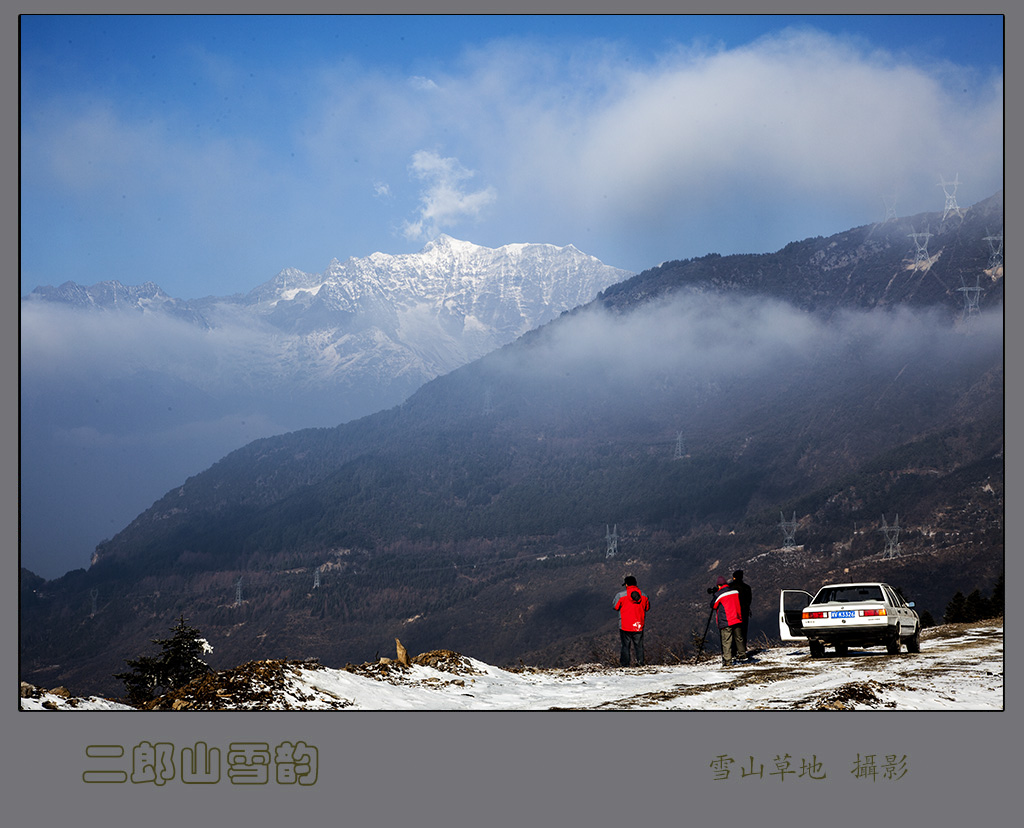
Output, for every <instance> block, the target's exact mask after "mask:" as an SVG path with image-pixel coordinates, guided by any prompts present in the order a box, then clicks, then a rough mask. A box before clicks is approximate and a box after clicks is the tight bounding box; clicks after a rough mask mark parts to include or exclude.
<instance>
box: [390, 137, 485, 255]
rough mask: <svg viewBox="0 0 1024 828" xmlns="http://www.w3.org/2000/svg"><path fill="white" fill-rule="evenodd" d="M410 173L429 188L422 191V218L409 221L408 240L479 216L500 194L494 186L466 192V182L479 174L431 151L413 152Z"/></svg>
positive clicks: (429, 234)
mask: <svg viewBox="0 0 1024 828" xmlns="http://www.w3.org/2000/svg"><path fill="white" fill-rule="evenodd" d="M409 172H410V173H411V174H412V175H413V177H415V178H417V179H418V180H420V181H423V182H424V183H425V185H426V188H425V189H424V190H423V191H422V192H421V194H420V209H419V211H418V217H417V218H416V220H415V221H411V222H406V224H405V230H404V233H405V237H406V238H408V239H422V238H430V237H433V236H436V235H437V234H438V233H440V232H442V231H443V230H444V229H446V228H448V227H451V226H452V225H456V224H458V223H460V222H462V221H465V220H467V219H474V218H477V217H479V216H480V214H481V213H482V211H483V210H484V208H486V207H487V206H488V205H490V204H491V203H493V202H494V200H495V198H496V197H497V194H496V193H495V191H494V188H493V187H485V188H484V189H482V190H476V191H475V192H466V191H465V190H464V189H462V182H464V181H466V180H468V179H470V178H472V177H473V176H474V175H475V173H474V172H473V171H472V170H467V169H466V168H465V167H463V166H462V164H460V163H459V161H458V159H456V158H443V157H442V156H440V155H438V154H437V153H435V152H431V151H429V150H420V151H419V152H417V153H415V154H414V155H413V157H412V161H411V163H410V165H409Z"/></svg>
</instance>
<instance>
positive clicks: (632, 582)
mask: <svg viewBox="0 0 1024 828" xmlns="http://www.w3.org/2000/svg"><path fill="white" fill-rule="evenodd" d="M622 585H623V586H636V578H634V577H633V576H632V575H627V576H626V580H624V581H623V582H622Z"/></svg>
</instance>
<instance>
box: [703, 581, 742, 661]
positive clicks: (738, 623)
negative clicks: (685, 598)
mask: <svg viewBox="0 0 1024 828" xmlns="http://www.w3.org/2000/svg"><path fill="white" fill-rule="evenodd" d="M716 586H717V591H716V592H715V600H714V601H712V602H711V609H712V610H713V611H714V613H715V620H716V621H717V622H718V632H719V634H720V635H721V636H722V666H723V667H731V666H732V664H733V662H734V661H738V660H739V659H741V658H746V657H747V642H746V639H745V638H744V636H743V624H742V621H743V613H742V611H741V609H740V593H739V590H737V589H736V587H735V586H733V585H732V584H730V583H729V582H728V581H727V580H725V578H722V577H721V576H719V578H718V583H717V585H716Z"/></svg>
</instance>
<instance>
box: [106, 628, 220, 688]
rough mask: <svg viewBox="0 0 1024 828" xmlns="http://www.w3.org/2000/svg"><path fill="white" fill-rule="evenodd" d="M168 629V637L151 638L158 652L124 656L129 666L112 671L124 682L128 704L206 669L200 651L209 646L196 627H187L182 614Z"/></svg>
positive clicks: (186, 679)
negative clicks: (128, 669)
mask: <svg viewBox="0 0 1024 828" xmlns="http://www.w3.org/2000/svg"><path fill="white" fill-rule="evenodd" d="M171 632H172V633H173V635H172V636H171V637H170V638H154V639H152V642H153V643H154V644H157V645H159V646H160V648H161V652H160V654H159V655H157V656H146V655H143V656H139V657H138V658H129V659H125V663H126V664H127V665H128V666H129V667H131V668H132V669H131V670H130V671H127V672H124V673H116V674H115V675H114V678H116V679H120V680H121V681H122V682H124V686H125V690H126V692H127V693H128V699H129V701H130V702H131V703H132V704H136V705H139V704H143V703H145V702H147V701H149V700H150V699H152V698H153V697H154V695H156V693H157V691H158V690H163V691H164V692H167V691H168V690H174V689H176V688H178V687H184V686H185V685H186V684H188V683H189V682H190V681H192V679H194V678H196V677H197V676H201V675H203V673H206V672H208V671H209V669H210V668H209V665H207V663H206V662H205V661H203V659H202V658H201V657H200V654H201V653H208V652H212V650H213V648H212V647H210V645H209V644H208V643H207V641H206V639H204V638H202V637H201V635H200V633H199V630H197V629H196V628H195V627H190V626H189V625H188V622H187V621H186V620H185V616H184V615H182V616H181V617H179V618H178V623H177V624H175V625H174V626H173V627H171Z"/></svg>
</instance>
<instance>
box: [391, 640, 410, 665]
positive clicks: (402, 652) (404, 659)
mask: <svg viewBox="0 0 1024 828" xmlns="http://www.w3.org/2000/svg"><path fill="white" fill-rule="evenodd" d="M395 648H396V649H397V651H398V663H399V664H401V665H402V666H403V667H409V666H411V665H410V663H409V653H408V652H407V651H406V649H405V647H403V646H402V642H401V641H399V640H398V639H397V638H396V639H395Z"/></svg>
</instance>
